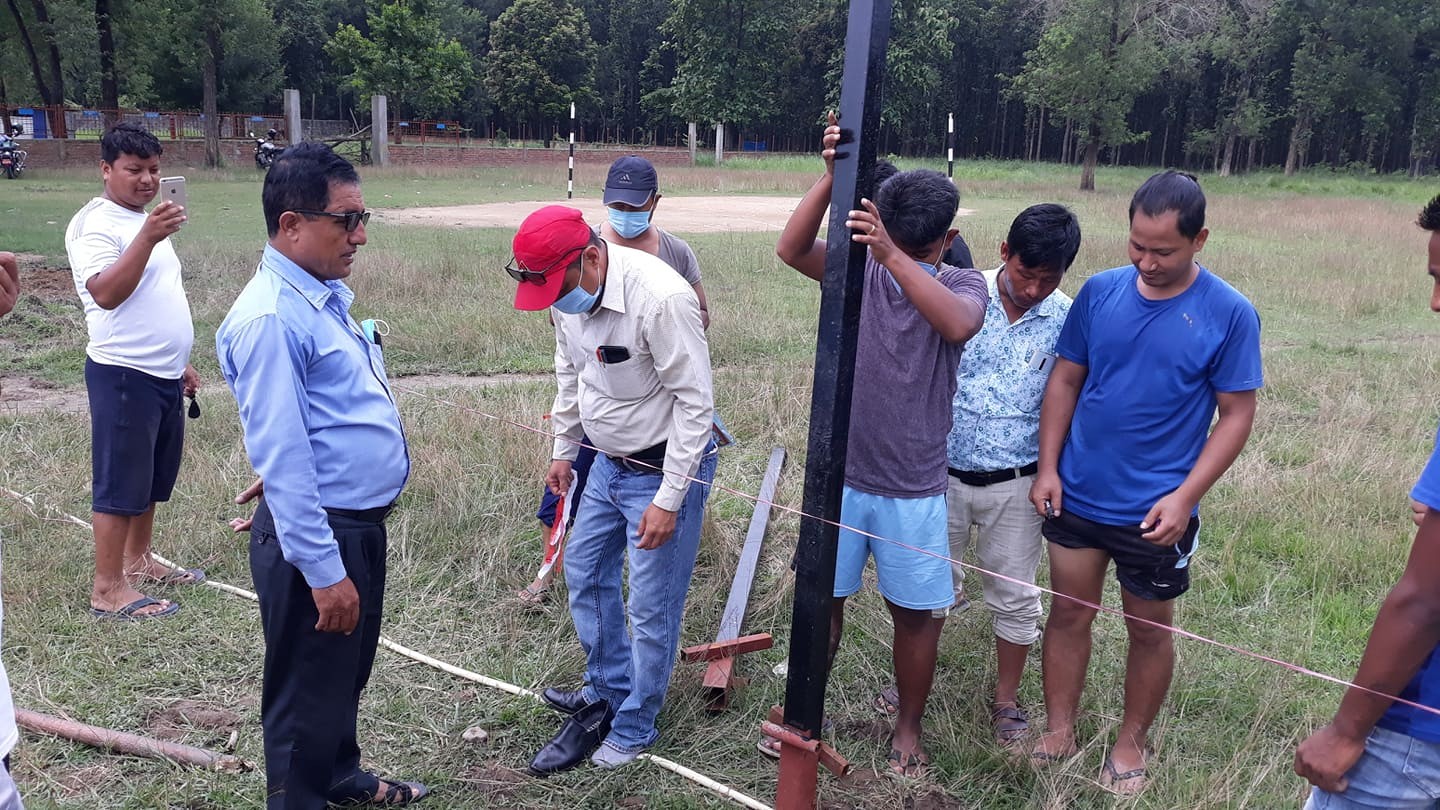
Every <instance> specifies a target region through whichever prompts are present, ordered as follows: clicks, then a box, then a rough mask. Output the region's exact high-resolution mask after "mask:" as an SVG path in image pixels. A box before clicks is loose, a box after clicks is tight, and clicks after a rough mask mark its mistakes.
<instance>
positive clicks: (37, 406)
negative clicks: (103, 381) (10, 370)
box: [0, 376, 90, 416]
mask: <svg viewBox="0 0 1440 810" xmlns="http://www.w3.org/2000/svg"><path fill="white" fill-rule="evenodd" d="M89 408H90V401H89V399H88V398H87V397H86V394H85V389H84V388H68V387H61V386H57V385H55V384H54V383H49V382H46V381H44V380H37V379H35V378H33V377H20V376H14V377H5V378H4V379H0V416H27V415H32V414H37V413H85V412H86V411H87V410H89Z"/></svg>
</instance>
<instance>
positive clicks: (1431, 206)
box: [1415, 194, 1440, 231]
mask: <svg viewBox="0 0 1440 810" xmlns="http://www.w3.org/2000/svg"><path fill="white" fill-rule="evenodd" d="M1415 224H1416V225H1419V226H1420V227H1422V228H1424V229H1425V230H1427V231H1440V194H1436V195H1435V199H1433V200H1431V201H1430V202H1428V203H1426V204H1425V207H1424V208H1422V209H1420V217H1419V218H1418V219H1416V220H1415Z"/></svg>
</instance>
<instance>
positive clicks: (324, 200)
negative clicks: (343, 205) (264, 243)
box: [260, 141, 360, 236]
mask: <svg viewBox="0 0 1440 810" xmlns="http://www.w3.org/2000/svg"><path fill="white" fill-rule="evenodd" d="M335 183H339V184H340V185H359V184H360V175H359V173H357V172H356V171H355V167H354V166H353V165H351V163H350V161H348V160H346V159H345V158H343V157H340V156H339V155H337V154H335V150H333V149H331V148H330V147H329V146H326V145H325V144H323V143H320V142H318V141H301V142H300V143H297V144H295V145H293V146H287V147H285V149H284V150H283V151H281V152H280V154H279V155H277V156H276V157H275V162H274V163H272V164H271V165H270V171H269V173H267V174H266V175H265V188H264V190H263V191H261V192H260V200H261V206H262V207H263V208H264V209H265V229H266V231H268V232H269V234H270V235H271V236H274V235H275V234H277V233H279V232H280V215H281V214H283V213H285V212H286V211H296V210H300V209H306V210H310V211H323V210H325V208H326V206H328V205H330V186H331V185H332V184H335Z"/></svg>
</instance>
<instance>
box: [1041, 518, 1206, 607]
mask: <svg viewBox="0 0 1440 810" xmlns="http://www.w3.org/2000/svg"><path fill="white" fill-rule="evenodd" d="M1040 531H1041V533H1042V534H1044V535H1045V539H1046V540H1049V541H1050V542H1052V543H1054V544H1056V545H1058V546H1064V547H1065V548H1075V549H1085V548H1093V549H1098V550H1100V551H1103V552H1105V553H1106V554H1109V555H1110V559H1112V560H1114V561H1115V578H1116V579H1117V580H1119V581H1120V587H1122V588H1124V589H1125V590H1126V591H1128V592H1130V593H1131V594H1134V595H1135V596H1138V597H1140V598H1141V599H1150V600H1154V601H1164V600H1167V599H1174V598H1175V597H1177V596H1179V595H1180V594H1182V593H1185V592H1186V591H1188V590H1190V558H1191V557H1192V556H1194V554H1195V547H1196V546H1197V545H1198V544H1199V538H1200V518H1198V517H1193V516H1192V517H1191V518H1190V524H1189V525H1188V526H1186V527H1185V534H1183V535H1181V537H1180V540H1179V541H1177V542H1176V543H1175V545H1173V546H1160V545H1156V544H1155V543H1151V542H1150V541H1148V540H1145V539H1143V538H1141V537H1140V535H1141V534H1144V532H1142V531H1141V529H1140V527H1139V526H1138V525H1136V526H1112V525H1110V524H1108V523H1096V522H1095V521H1093V520H1086V519H1085V518H1083V517H1080V516H1079V515H1076V514H1075V513H1074V512H1061V513H1060V516H1059V517H1053V518H1047V519H1046V520H1045V524H1044V526H1043V527H1042V528H1041V530H1040Z"/></svg>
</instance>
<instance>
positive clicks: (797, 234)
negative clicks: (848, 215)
mask: <svg viewBox="0 0 1440 810" xmlns="http://www.w3.org/2000/svg"><path fill="white" fill-rule="evenodd" d="M829 122H830V123H829V125H828V126H827V127H825V134H824V136H822V137H821V139H820V143H821V151H820V156H821V157H823V158H824V159H825V174H823V175H821V177H820V179H819V180H816V181H815V185H813V186H811V187H810V190H809V191H807V192H805V196H804V197H802V198H800V204H799V205H797V206H795V212H794V213H792V214H791V215H790V219H788V220H786V222H785V229H784V230H782V231H781V232H780V240H779V241H778V242H777V243H776V244H775V255H776V256H779V257H780V261H782V262H785V263H786V264H788V265H790V266H791V267H793V268H795V269H796V270H799V271H800V272H801V273H803V274H804V275H806V276H809V277H810V278H813V279H815V280H816V281H819V280H820V279H822V278H824V277H825V244H826V243H825V240H824V239H817V238H815V234H816V233H818V232H819V231H820V223H821V222H823V221H824V219H825V212H826V211H828V210H829V209H830V192H831V190H832V189H833V188H834V186H835V148H836V147H837V146H839V145H840V125H839V124H838V123H837V119H836V118H835V113H834V112H831V113H830V115H829Z"/></svg>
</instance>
